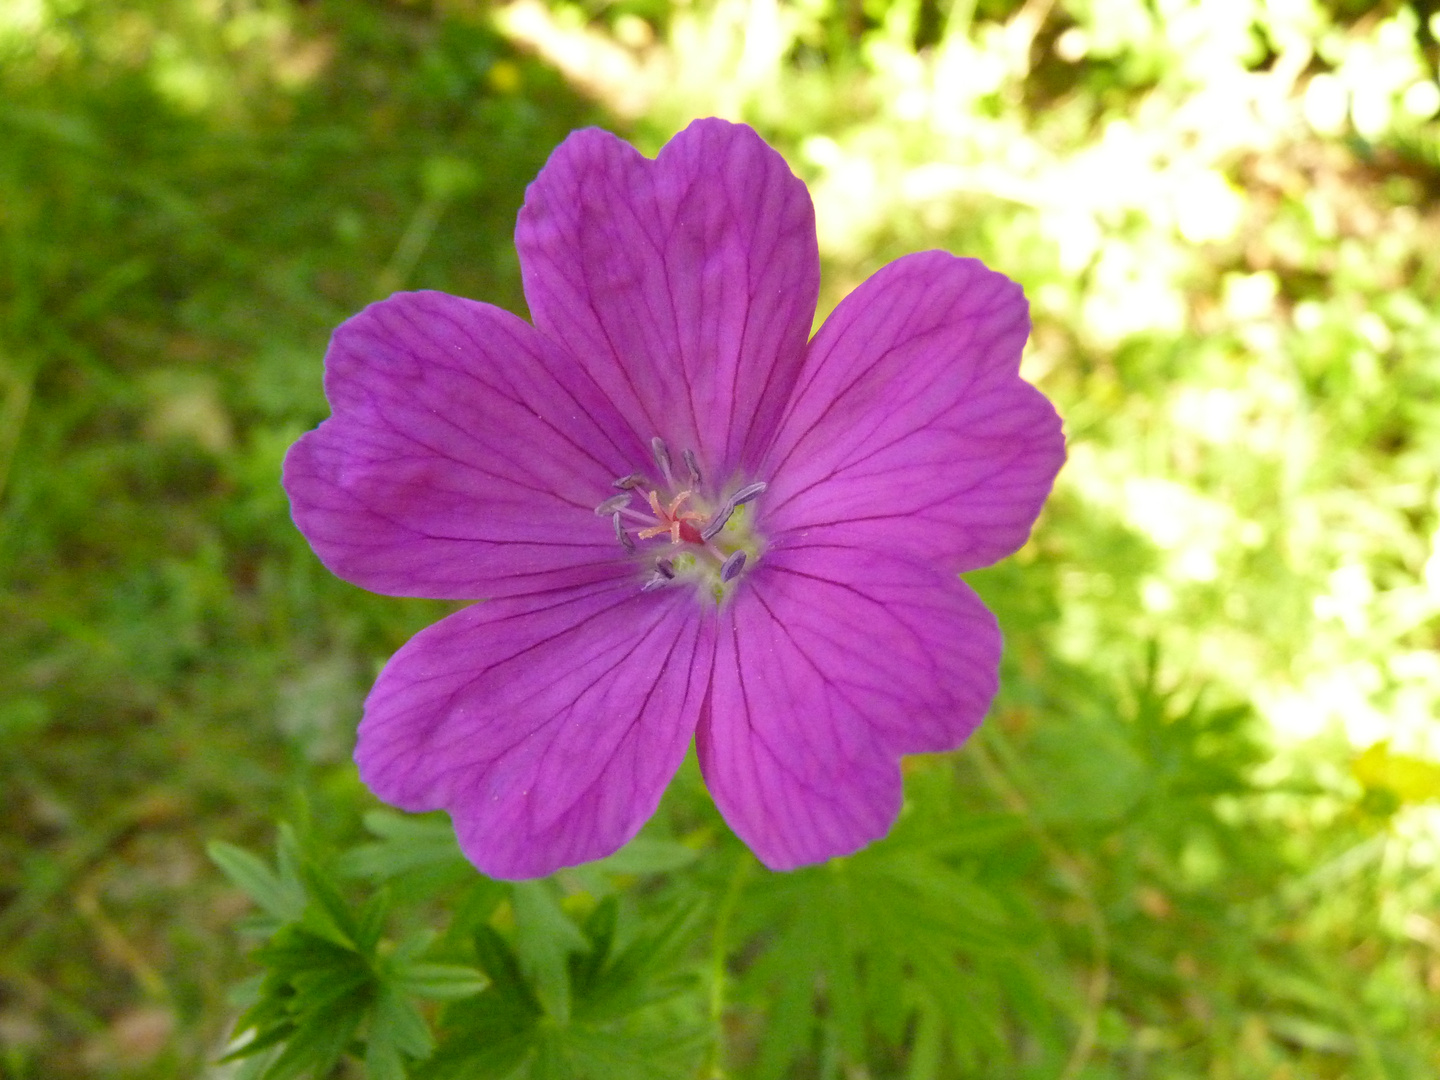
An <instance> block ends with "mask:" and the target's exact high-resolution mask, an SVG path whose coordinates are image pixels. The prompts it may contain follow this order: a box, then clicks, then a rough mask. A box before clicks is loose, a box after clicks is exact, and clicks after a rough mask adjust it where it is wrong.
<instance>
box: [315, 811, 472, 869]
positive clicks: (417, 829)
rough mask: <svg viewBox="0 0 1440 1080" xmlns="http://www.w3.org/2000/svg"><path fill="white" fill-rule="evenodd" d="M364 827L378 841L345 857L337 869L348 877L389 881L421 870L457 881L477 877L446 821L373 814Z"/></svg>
mask: <svg viewBox="0 0 1440 1080" xmlns="http://www.w3.org/2000/svg"><path fill="white" fill-rule="evenodd" d="M365 827H366V828H367V829H369V830H370V832H371V833H373V834H374V835H375V836H377V837H379V840H378V841H377V842H375V843H371V844H362V845H361V846H359V847H356V848H353V849H352V850H350V851H348V852H346V853H345V855H344V857H343V858H342V859H341V860H340V866H339V869H340V872H341V873H342V874H344V875H345V876H347V877H365V878H369V879H371V880H373V881H392V880H394V879H396V878H400V877H403V876H405V875H411V874H415V873H417V872H419V871H424V870H440V871H453V872H454V874H455V876H457V877H471V876H478V871H476V870H475V868H474V867H473V866H471V865H470V863H469V861H468V860H466V858H465V856H464V855H463V854H461V852H460V846H459V844H457V843H456V842H455V828H454V826H452V825H451V824H450V822H448V821H445V820H443V819H439V818H431V817H407V816H403V815H400V814H396V813H393V812H391V811H388V810H372V811H371V812H370V813H368V814H366V815H365Z"/></svg>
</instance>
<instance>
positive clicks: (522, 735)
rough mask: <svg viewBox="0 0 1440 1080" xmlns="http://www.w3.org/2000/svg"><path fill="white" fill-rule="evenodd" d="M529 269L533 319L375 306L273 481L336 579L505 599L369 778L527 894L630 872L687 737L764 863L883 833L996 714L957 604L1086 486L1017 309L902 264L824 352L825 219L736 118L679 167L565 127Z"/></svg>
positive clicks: (391, 704) (413, 655)
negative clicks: (937, 760)
mask: <svg viewBox="0 0 1440 1080" xmlns="http://www.w3.org/2000/svg"><path fill="white" fill-rule="evenodd" d="M515 243H516V246H517V248H518V249H519V255H520V264H521V268H522V273H523V280H524V287H525V296H526V299H527V300H528V301H529V305H530V310H531V314H532V316H533V318H534V325H533V326H532V325H531V324H530V323H527V322H524V321H522V320H521V319H519V318H517V317H515V316H514V315H511V314H509V313H508V312H505V311H502V310H500V309H499V308H495V307H491V306H490V305H488V304H481V303H476V302H475V301H472V300H463V299H460V298H458V297H454V296H448V295H446V294H444V293H435V292H417V293H402V294H399V295H396V296H392V297H390V299H388V300H384V301H382V302H380V303H377V304H373V305H371V306H370V307H368V308H366V309H365V310H364V311H363V312H361V313H360V314H359V315H356V316H355V317H354V318H352V319H350V320H349V321H347V322H346V323H344V324H343V325H342V326H341V327H340V328H339V329H338V330H336V332H335V335H334V338H333V339H332V341H331V343H330V349H329V351H328V353H327V354H326V357H325V392H326V395H327V396H328V398H329V400H330V404H331V406H332V408H333V409H334V415H333V416H332V417H331V418H330V419H328V420H326V421H325V422H324V423H323V424H321V425H320V427H319V428H317V429H316V430H314V431H312V432H310V433H308V434H307V435H305V436H304V437H303V438H302V439H301V440H300V441H299V442H297V443H296V444H295V446H294V447H293V448H292V449H291V450H290V454H289V456H288V457H287V458H286V461H285V489H286V491H287V492H288V493H289V496H290V500H291V505H292V507H293V509H294V515H295V522H296V524H297V525H298V526H299V527H300V530H301V531H302V532H303V533H304V534H305V536H306V537H307V538H308V539H309V541H310V543H311V545H312V546H313V547H314V549H315V551H316V553H317V554H318V555H319V556H320V558H321V559H322V560H323V561H324V563H325V565H326V566H328V567H329V568H330V569H331V570H333V571H334V572H335V573H336V574H338V575H339V576H341V577H343V578H345V579H346V580H347V581H351V582H354V583H355V584H356V585H359V586H361V587H363V588H366V589H370V590H373V591H376V592H382V593H390V594H393V595H399V596H424V597H436V598H445V599H476V598H482V597H485V598H489V599H488V600H487V601H486V602H485V603H479V604H474V605H472V606H470V607H468V608H465V609H463V610H461V611H459V612H457V613H456V614H454V615H451V616H450V617H448V618H446V619H444V620H442V621H441V622H439V623H437V624H435V625H434V626H432V627H430V628H429V629H427V630H424V631H422V632H421V633H419V634H417V635H416V636H415V637H414V638H413V639H412V640H411V641H410V642H409V643H408V644H406V645H405V647H404V648H402V649H401V650H400V651H399V652H398V653H397V654H396V655H395V656H394V658H393V659H392V660H391V661H390V662H389V664H388V665H386V667H385V669H384V671H383V672H381V674H380V677H379V680H378V681H377V682H376V684H375V688H374V690H372V691H371V693H370V696H369V698H368V699H367V701H366V703H365V717H364V721H363V722H362V723H361V725H360V734H359V745H358V747H357V749H356V752H355V757H356V761H357V762H358V763H359V767H360V773H361V776H362V778H363V779H364V781H365V782H366V784H368V785H369V786H370V788H371V789H372V790H373V791H374V792H375V793H376V794H377V795H378V796H379V797H380V798H382V799H384V800H386V801H387V802H390V803H393V804H394V805H396V806H399V807H402V808H404V809H406V810H413V811H423V810H436V809H445V810H448V811H449V812H450V814H451V816H452V818H453V819H454V822H455V827H456V831H457V834H458V836H459V840H460V845H461V847H462V848H463V849H464V851H465V853H466V855H467V856H468V857H469V858H470V859H471V860H472V861H473V862H474V863H475V865H476V866H478V867H479V868H480V869H481V870H483V871H484V872H486V873H487V874H491V875H494V876H496V877H502V878H528V877H535V876H539V875H543V874H547V873H549V872H550V871H552V870H555V869H556V868H558V867H561V866H567V865H571V864H574V863H579V862H584V861H586V860H589V859H594V858H598V857H600V856H603V855H607V854H609V853H610V852H612V851H614V850H615V849H616V848H618V847H620V846H621V845H622V844H624V843H625V842H626V841H627V840H629V839H630V838H631V837H632V836H634V835H635V833H636V832H637V831H638V830H639V828H640V826H641V825H642V824H643V823H644V822H645V821H646V819H647V818H648V817H649V816H650V815H651V814H652V813H653V812H654V810H655V807H656V805H657V804H658V803H659V800H660V796H661V793H662V792H663V790H664V788H665V785H666V783H668V781H669V779H670V777H671V776H672V775H673V774H674V772H675V770H676V769H677V768H678V767H679V765H680V762H681V760H682V759H683V757H684V755H685V750H686V747H687V746H688V745H689V743H690V739H691V736H692V735H693V736H694V737H695V740H696V745H697V749H698V753H699V759H700V767H701V770H702V771H703V773H704V776H705V781H706V784H707V785H708V787H709V789H710V791H711V793H712V795H713V796H714V799H715V802H716V803H717V804H718V806H719V808H720V811H721V813H722V814H724V816H725V819H726V820H727V821H728V822H729V823H730V825H731V827H732V828H734V830H735V832H736V833H738V834H739V835H740V837H741V838H742V839H743V840H744V841H745V842H746V843H747V844H748V845H749V846H750V847H751V848H752V849H753V850H754V852H755V853H756V855H758V856H759V857H760V859H761V860H762V861H764V862H765V863H766V865H768V866H770V867H773V868H775V869H788V868H792V867H796V866H800V865H802V864H805V863H811V862H816V861H818V860H822V859H826V858H829V857H831V856H834V855H841V854H845V853H848V852H852V851H855V850H856V849H857V848H860V847H862V846H864V845H865V844H867V843H868V842H870V841H871V840H874V839H875V838H877V837H879V836H882V835H883V834H884V833H885V831H886V830H887V829H888V828H889V827H890V824H891V822H892V821H893V820H894V818H895V815H896V813H897V812H898V811H899V808H900V801H901V778H900V768H899V758H900V756H901V755H902V754H909V753H917V752H923V751H938V750H949V749H953V748H954V747H957V746H959V745H960V744H961V743H962V742H964V741H965V739H966V737H967V736H968V735H969V734H970V732H971V731H973V730H974V728H975V727H976V725H977V724H979V722H980V719H981V717H982V716H983V715H984V714H985V711H986V709H987V708H988V707H989V704H990V701H991V698H992V697H993V696H994V694H995V690H996V686H997V668H998V664H999V659H1000V632H999V630H998V628H997V626H996V624H995V619H994V617H993V616H992V615H991V614H990V613H989V612H988V611H987V610H986V609H985V607H984V605H983V604H981V602H980V601H979V599H978V598H977V597H976V596H975V594H974V593H973V592H971V590H970V589H969V588H968V587H967V586H966V585H964V584H963V583H962V582H961V581H960V580H959V578H958V577H957V576H956V575H957V573H958V572H960V571H962V570H970V569H974V568H976V567H980V566H985V565H987V564H989V563H992V562H994V561H995V560H996V559H999V558H1001V557H1002V556H1005V555H1007V554H1009V553H1010V552H1012V551H1014V550H1015V549H1016V548H1018V547H1019V546H1020V545H1021V544H1022V543H1024V541H1025V538H1026V536H1027V535H1028V533H1029V531H1030V527H1031V525H1032V524H1033V522H1034V520H1035V516H1036V514H1038V513H1039V510H1040V506H1041V504H1042V503H1043V502H1044V500H1045V497H1046V495H1047V494H1048V492H1049V490H1050V485H1051V482H1052V481H1053V479H1054V477H1055V473H1056V472H1057V470H1058V469H1059V468H1060V465H1061V462H1062V461H1063V460H1064V456H1065V450H1064V439H1063V437H1062V435H1061V432H1060V421H1059V419H1058V417H1057V416H1056V415H1055V411H1054V409H1053V408H1051V406H1050V404H1049V402H1047V401H1046V400H1045V398H1044V397H1043V396H1042V395H1041V394H1040V393H1039V392H1038V391H1037V390H1035V389H1034V388H1033V387H1032V386H1030V385H1029V384H1028V383H1026V382H1024V381H1022V380H1021V378H1020V376H1019V373H1018V368H1019V360H1020V352H1021V349H1022V348H1023V346H1024V343H1025V338H1026V335H1027V333H1028V330H1029V319H1028V315H1027V308H1026V304H1025V299H1024V296H1023V294H1022V293H1021V291H1020V288H1019V287H1018V286H1016V285H1015V284H1014V283H1013V282H1011V281H1009V280H1008V279H1007V278H1005V277H1003V276H1001V275H1000V274H997V273H994V272H992V271H990V270H987V269H986V268H985V267H984V266H982V265H981V264H980V263H978V262H976V261H974V260H971V259H959V258H955V257H954V256H951V255H948V254H946V253H944V252H939V251H929V252H924V253H922V254H918V255H910V256H907V257H905V258H902V259H899V260H897V261H895V262H893V263H891V264H890V265H888V266H886V267H885V268H884V269H882V270H880V271H879V272H878V273H877V274H875V275H874V276H873V277H871V278H870V279H869V280H868V281H866V282H865V283H864V284H863V285H861V286H860V287H859V288H858V289H856V290H855V291H854V292H853V293H851V294H850V296H849V297H847V298H846V299H845V300H844V301H843V302H842V303H841V304H840V305H839V306H838V307H837V308H836V309H835V312H834V313H833V314H832V315H831V316H830V317H829V318H828V319H827V320H826V321H825V324H824V325H823V326H822V327H821V328H820V330H819V332H818V333H817V334H816V335H815V337H814V339H813V340H811V341H809V342H808V344H807V340H806V339H807V337H808V336H809V332H810V327H811V322H812V320H813V318H814V315H815V303H816V298H817V294H818V285H819V273H820V271H819V255H818V251H817V247H816V241H815V221H814V211H813V209H812V207H811V204H810V197H809V194H808V193H807V192H806V190H805V186H804V184H802V183H801V182H800V181H799V180H797V179H796V178H795V177H794V176H793V175H792V174H791V172H790V170H789V169H788V168H787V167H786V165H785V162H784V161H783V160H782V159H781V157H780V155H779V154H777V153H776V152H775V151H774V150H772V149H770V148H769V147H768V146H766V145H765V143H764V142H763V141H761V139H760V138H759V136H757V135H756V134H755V133H754V132H753V131H751V130H750V129H749V128H747V127H742V126H737V125H733V124H728V123H725V122H723V121H720V120H701V121H697V122H696V123H694V124H692V125H691V126H690V127H689V128H687V129H686V130H685V131H683V132H682V133H681V134H679V135H677V136H676V137H675V138H674V139H672V140H671V141H670V142H669V143H668V144H666V146H665V148H664V149H663V150H662V151H661V152H660V155H659V157H658V158H657V159H655V160H654V161H651V160H649V159H647V158H644V157H642V156H641V155H640V154H638V153H637V152H636V151H635V150H633V149H632V148H631V147H630V146H628V145H627V144H626V143H624V142H622V141H621V140H619V139H617V138H616V137H615V136H613V135H610V134H608V133H606V132H603V131H597V130H588V131H579V132H576V133H575V134H573V135H571V136H570V137H569V138H568V139H566V140H565V142H564V143H563V144H562V145H561V146H560V147H559V148H558V149H557V150H556V151H555V153H554V154H553V155H552V156H551V158H550V160H549V162H548V163H547V164H546V166H545V168H544V169H543V170H541V172H540V175H539V177H537V178H536V180H535V182H534V183H533V184H531V185H530V188H529V190H528V192H527V193H526V197H525V206H524V208H523V209H522V210H521V211H520V218H519V223H518V226H517V228H516V233H515Z"/></svg>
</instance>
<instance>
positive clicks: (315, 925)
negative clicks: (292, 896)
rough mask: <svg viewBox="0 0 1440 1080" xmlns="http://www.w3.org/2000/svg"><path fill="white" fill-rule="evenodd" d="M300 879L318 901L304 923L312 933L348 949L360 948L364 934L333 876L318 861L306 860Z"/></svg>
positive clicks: (311, 905)
mask: <svg viewBox="0 0 1440 1080" xmlns="http://www.w3.org/2000/svg"><path fill="white" fill-rule="evenodd" d="M300 878H301V880H302V881H303V882H304V883H305V891H306V892H307V893H308V894H309V896H310V899H311V900H313V901H314V903H312V904H310V905H309V906H308V907H306V909H305V914H304V917H303V918H302V920H301V921H302V923H303V924H304V925H305V927H306V928H307V929H309V930H310V931H311V932H312V933H315V934H318V935H319V936H321V937H324V938H327V939H328V940H330V941H333V942H334V943H335V944H337V945H340V946H343V947H345V948H348V949H358V948H360V944H359V942H360V940H361V938H362V937H363V936H364V935H363V934H362V933H361V930H360V926H359V924H358V922H357V920H356V918H355V916H354V915H353V914H351V911H350V905H349V904H347V903H346V902H345V898H344V897H343V896H341V895H340V890H339V889H338V888H337V887H336V885H335V883H334V881H332V880H331V879H330V877H329V875H328V874H327V873H326V872H325V871H324V870H322V869H321V868H320V867H318V866H316V865H315V864H314V863H310V862H306V863H302V864H301V867H300Z"/></svg>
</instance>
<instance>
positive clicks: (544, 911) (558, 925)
mask: <svg viewBox="0 0 1440 1080" xmlns="http://www.w3.org/2000/svg"><path fill="white" fill-rule="evenodd" d="M511 895H512V901H511V902H512V903H513V904H514V907H515V946H516V951H517V952H518V954H519V957H520V966H521V968H522V969H523V970H524V971H525V974H526V975H527V976H529V978H530V981H531V984H532V985H533V986H534V987H535V992H536V994H537V995H538V996H539V998H540V1003H541V1005H543V1006H544V1008H545V1011H546V1012H547V1013H548V1014H549V1015H550V1016H551V1017H552V1018H553V1019H554V1020H555V1022H556V1023H558V1024H561V1025H564V1024H566V1023H568V1022H569V1020H570V970H569V959H570V957H571V956H572V955H574V954H575V953H579V952H584V951H586V948H587V946H588V945H589V942H588V941H587V940H586V938H585V935H584V934H583V933H581V931H580V928H579V927H578V926H576V925H575V924H574V923H573V922H571V921H570V918H569V916H567V915H566V914H565V912H564V911H562V910H561V908H560V904H559V903H558V902H557V901H556V899H555V896H554V893H553V892H552V891H551V886H549V885H548V884H546V883H544V882H539V881H521V882H517V883H516V884H515V886H514V890H513V892H512V894H511Z"/></svg>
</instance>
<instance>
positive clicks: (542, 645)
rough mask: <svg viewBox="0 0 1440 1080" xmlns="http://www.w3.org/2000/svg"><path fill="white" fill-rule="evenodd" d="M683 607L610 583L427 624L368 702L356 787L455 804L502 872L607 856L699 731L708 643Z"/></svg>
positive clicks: (473, 841)
mask: <svg viewBox="0 0 1440 1080" xmlns="http://www.w3.org/2000/svg"><path fill="white" fill-rule="evenodd" d="M686 599H688V598H684V597H680V596H675V597H665V596H655V597H642V596H641V594H640V593H639V591H638V590H636V589H635V588H634V585H633V582H625V583H623V584H613V583H609V584H605V585H600V586H593V587H589V588H582V589H565V590H558V591H556V592H554V593H546V594H537V595H532V596H525V597H512V598H510V599H506V600H493V601H487V602H486V603H483V604H477V605H475V606H473V607H470V608H467V609H465V610H464V611H461V612H458V613H456V614H454V615H451V616H450V617H448V618H446V619H444V620H442V621H441V622H439V623H436V624H435V625H434V626H432V627H430V628H429V629H427V630H423V631H421V632H420V633H419V634H418V635H416V636H415V637H414V638H412V639H411V641H410V642H409V643H408V644H407V645H405V647H404V648H402V649H401V650H400V651H399V652H398V653H397V654H396V655H395V657H394V658H393V659H392V660H391V661H390V663H389V664H387V665H386V667H385V669H384V671H383V672H382V673H381V675H380V678H379V679H378V680H377V681H376V684H375V688H374V689H373V690H372V691H371V693H370V696H369V698H367V700H366V703H365V718H364V721H363V722H362V723H361V726H360V736H359V741H358V743H357V746H356V751H355V760H356V762H357V763H358V765H359V767H360V775H361V778H362V779H363V780H364V781H365V783H366V784H367V785H368V786H369V787H370V788H371V790H373V791H374V792H375V794H376V795H377V796H379V797H380V798H382V799H384V800H385V801H387V802H390V803H392V804H394V805H396V806H400V807H402V808H405V809H409V810H434V809H445V810H447V811H448V812H449V813H450V815H451V817H452V818H453V819H454V822H455V827H456V833H457V836H458V837H459V839H460V843H461V847H462V849H463V850H464V851H465V853H466V855H467V857H469V858H470V860H471V861H472V862H474V863H475V865H476V866H478V867H479V868H480V869H481V870H482V871H483V872H484V873H486V874H488V875H490V876H492V877H499V878H506V879H519V878H531V877H541V876H544V875H546V874H549V873H552V872H553V871H554V870H556V869H558V868H560V867H562V866H571V865H575V864H577V863H581V862H587V861H589V860H591V859H598V858H601V857H603V856H605V855H609V854H611V853H612V852H614V851H615V850H616V849H618V848H619V847H620V846H621V845H622V844H624V843H625V842H626V841H628V840H629V839H630V838H631V837H633V836H634V835H635V833H636V832H638V831H639V829H640V827H641V825H643V824H644V823H645V821H646V820H647V819H648V818H649V817H650V815H651V814H653V813H654V811H655V807H656V806H657V805H658V803H659V800H660V796H661V794H662V792H663V791H664V788H665V785H666V784H667V783H668V782H669V780H670V777H671V776H672V775H673V774H674V772H675V770H676V768H678V767H679V764H680V761H681V759H682V758H683V757H684V755H685V749H686V746H687V745H688V743H689V740H690V735H691V731H692V730H693V724H694V718H695V716H696V714H697V713H698V700H697V698H698V695H699V693H700V692H701V688H702V687H703V684H704V672H703V664H704V663H705V662H708V654H709V646H708V644H706V643H705V642H704V641H703V640H702V639H703V633H704V632H703V629H702V627H701V626H700V625H698V622H697V620H693V619H689V618H687V617H686V616H687V615H688V613H689V612H688V610H687V608H686V607H685V605H684V604H683V603H682V601H684V600H686ZM697 658H703V659H697Z"/></svg>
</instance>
